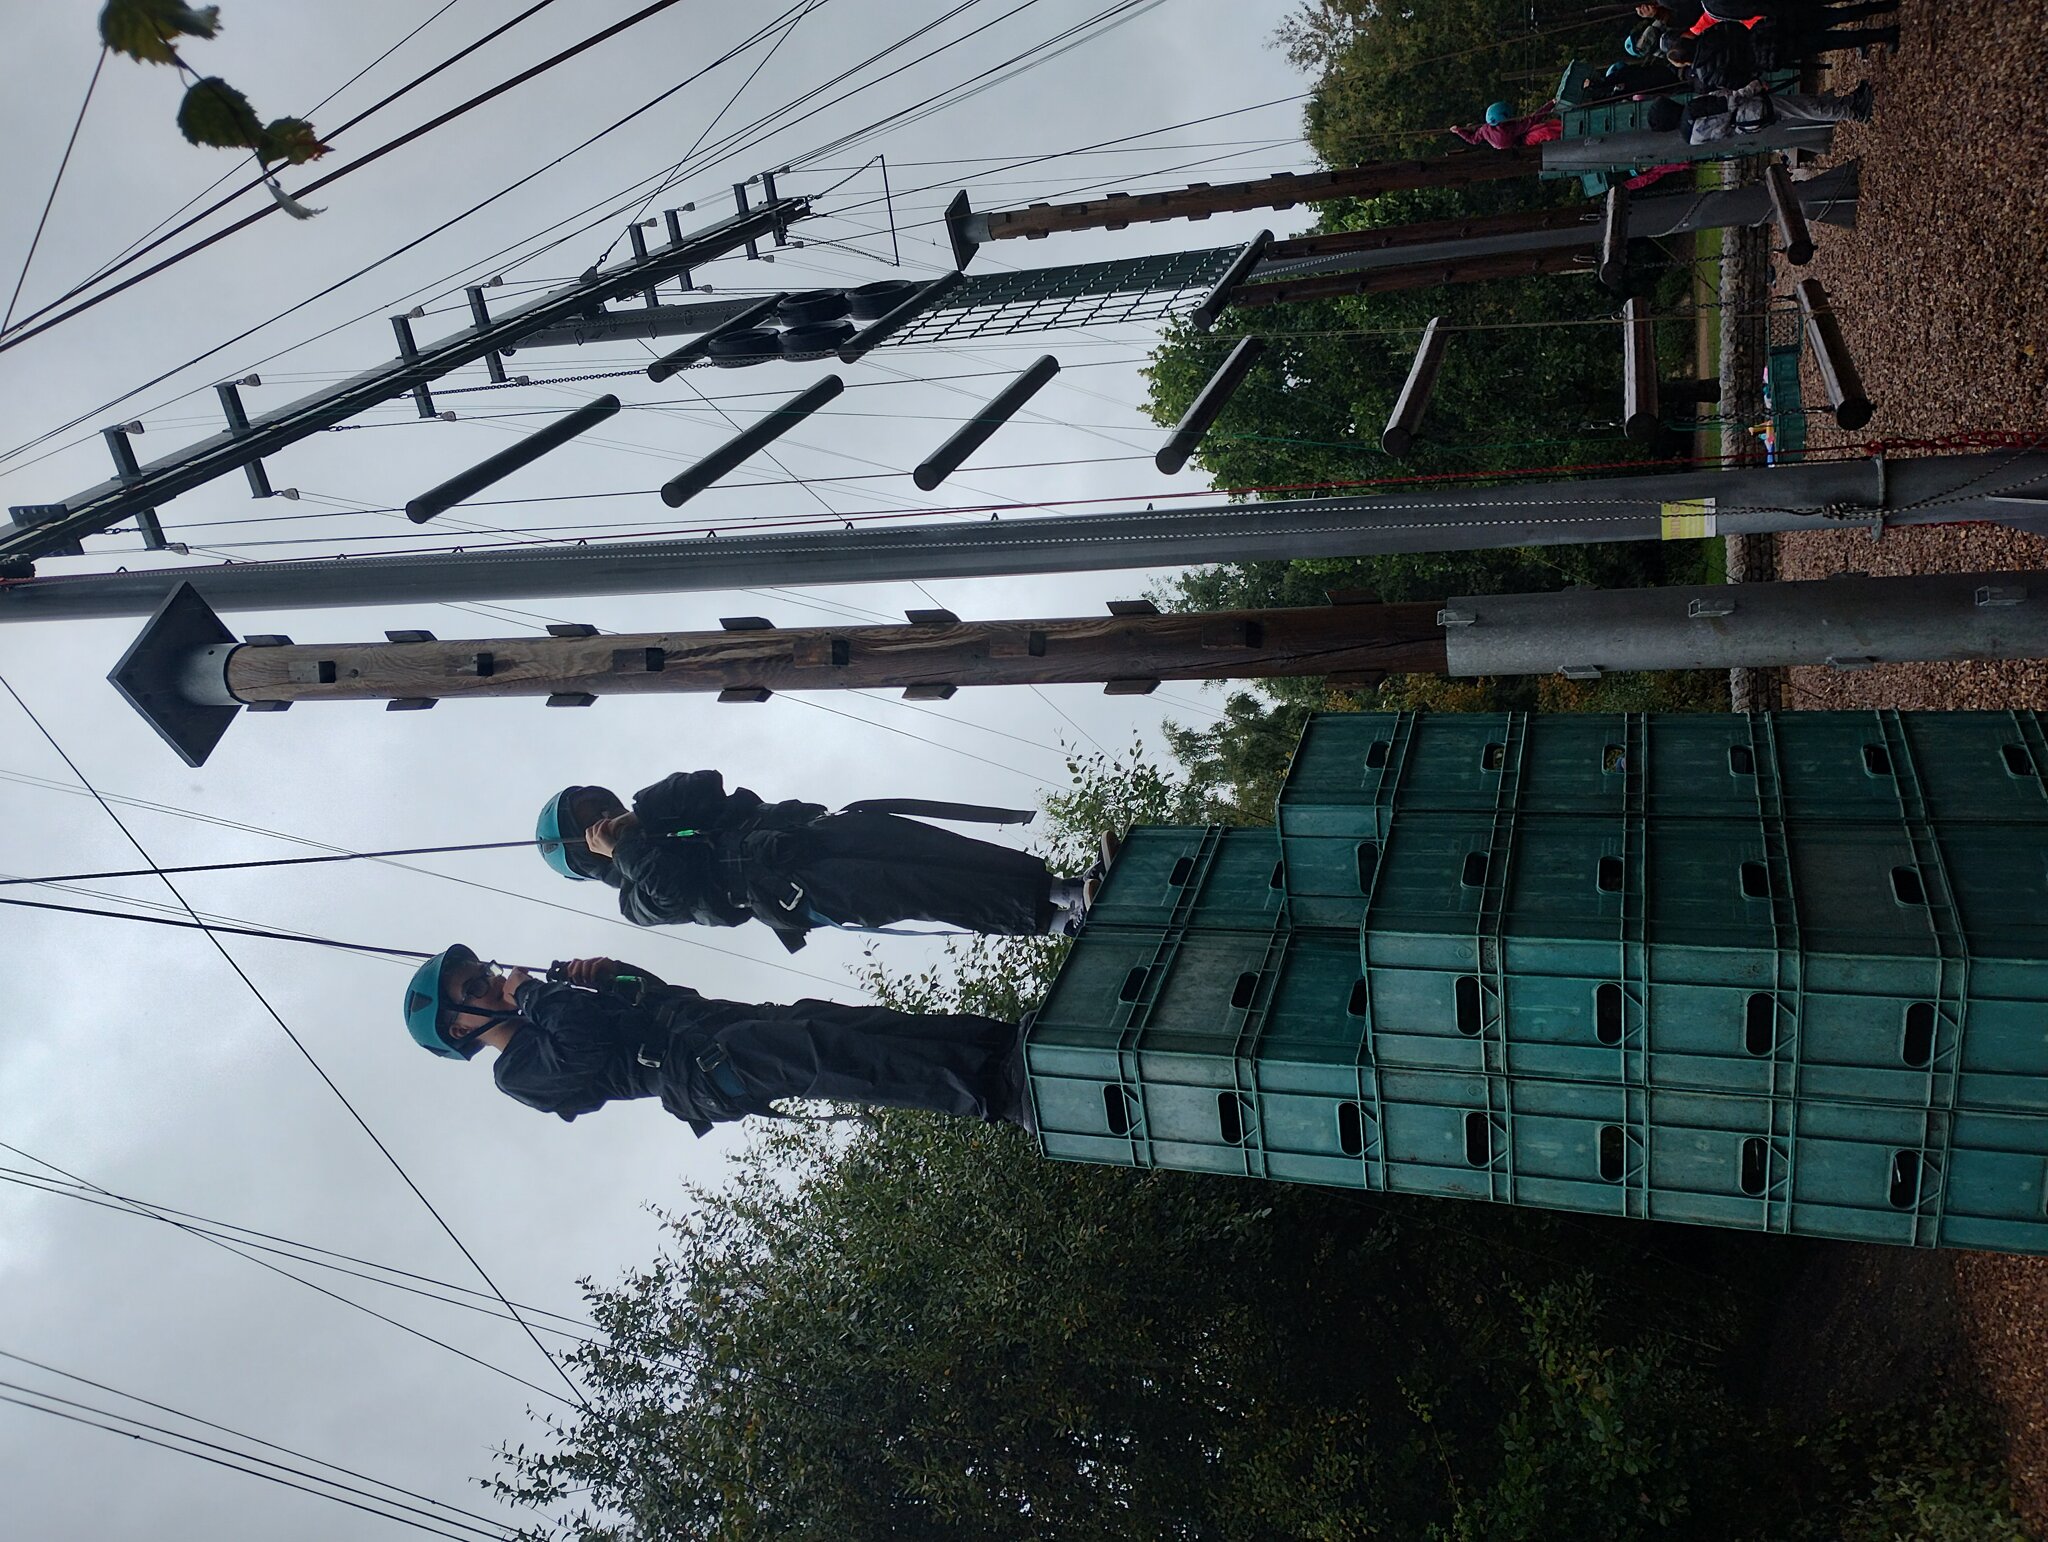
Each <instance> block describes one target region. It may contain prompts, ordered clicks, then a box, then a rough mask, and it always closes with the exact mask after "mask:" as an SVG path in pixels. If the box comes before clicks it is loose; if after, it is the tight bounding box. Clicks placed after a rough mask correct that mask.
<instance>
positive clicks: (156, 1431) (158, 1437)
mask: <svg viewBox="0 0 2048 1542" xmlns="http://www.w3.org/2000/svg"><path fill="white" fill-rule="evenodd" d="M0 1387H7V1388H17V1391H6V1392H0V1403H5V1404H8V1405H9V1406H10V1407H15V1408H26V1409H28V1410H30V1411H31V1412H34V1413H40V1414H48V1415H51V1416H53V1417H55V1418H58V1419H63V1420H66V1421H67V1422H69V1423H72V1424H82V1425H86V1426H88V1427H89V1428H92V1429H96V1430H104V1431H105V1432H106V1433H108V1434H110V1435H124V1436H126V1437H127V1438H128V1439H130V1440H136V1441H140V1442H142V1443H143V1444H144V1445H150V1446H158V1447H161V1448H162V1449H164V1450H166V1451H175V1452H177V1453H178V1454H179V1455H180V1456H189V1457H192V1458H194V1459H195V1460H197V1461H201V1462H206V1463H208V1464H210V1465H212V1466H215V1467H225V1468H227V1469H228V1470H229V1471H231V1472H239V1473H242V1474H244V1475H246V1476H248V1477H252V1478H261V1479H263V1480H264V1481H265V1482H266V1483H276V1484H280V1485H282V1486H283V1487H285V1488H289V1489H296V1490H298V1491H299V1492H300V1493H302V1494H311V1495H313V1496H314V1497H315V1498H316V1499H325V1500H329V1501H331V1502H332V1503H334V1504H338V1505H345V1506H347V1507H348V1508H349V1509H351V1510H361V1511H363V1512H364V1513H366V1514H369V1515H374V1516H377V1517H378V1518H379V1519H381V1520H387V1521H396V1522H397V1523H398V1524H399V1525H401V1526H409V1527H411V1528H412V1529H413V1530H414V1531H423V1532H425V1533H427V1535H429V1536H435V1537H450V1538H453V1539H455V1542H469V1539H471V1538H472V1537H474V1536H476V1535H478V1532H477V1528H475V1527H471V1526H465V1527H464V1528H463V1530H461V1531H449V1530H446V1529H444V1528H445V1527H446V1526H447V1525H450V1524H455V1523H453V1522H449V1521H442V1522H441V1523H440V1524H438V1525H429V1524H427V1523H426V1522H425V1521H419V1520H414V1519H412V1518H411V1517H410V1516H407V1515H403V1514H398V1513H394V1512H393V1511H392V1510H388V1509H382V1508H379V1507H378V1506H376V1505H372V1504H368V1503H365V1502H364V1501H363V1500H361V1499H352V1498H349V1497H348V1496H347V1495H346V1494H337V1493H330V1492H328V1489H325V1488H316V1487H314V1486H313V1483H327V1484H328V1485H329V1487H330V1488H332V1487H337V1486H338V1485H335V1484H334V1483H333V1482H332V1480H329V1479H323V1478H319V1477H317V1476H316V1475H314V1474H311V1473H305V1472H300V1471H298V1469H295V1468H287V1467H285V1466H284V1465H283V1464H282V1463H278V1462H272V1461H268V1460H266V1459H265V1458H263V1457H258V1456H253V1455H250V1454H248V1453H246V1452H231V1454H229V1455H224V1456H215V1455H209V1454H208V1452H209V1451H221V1452H227V1451H230V1448H229V1447H226V1446H222V1445H220V1444H219V1443H217V1442H215V1441H210V1440H201V1439H200V1438H199V1437H197V1436H194V1435H182V1434H177V1433H176V1432H174V1431H169V1430H165V1429H164V1428H163V1427H162V1426H160V1425H155V1424H149V1423H146V1422H145V1421H143V1420H140V1419H134V1418H130V1417H129V1416H127V1415H125V1414H119V1413H114V1412H112V1411H111V1410H108V1409H104V1408H92V1407H90V1405H88V1404H85V1403H81V1402H79V1401H77V1400H76V1399H74V1398H66V1397H59V1396H58V1395H57V1394H55V1393H52V1392H27V1394H26V1395H25V1396H24V1395H17V1394H18V1392H22V1391H26V1389H19V1388H18V1384H17V1383H14V1382H5V1381H0ZM32 1399H40V1400H41V1401H32ZM51 1403H56V1404H60V1405H63V1406H60V1407H55V1408H52V1407H50V1406H48V1405H49V1404H51ZM72 1409H85V1410H87V1411H86V1412H83V1413H79V1412H71V1411H69V1410H72ZM94 1415H97V1417H93V1416H94ZM109 1420H115V1421H119V1422H116V1423H109V1422H108V1421H109ZM145 1431H148V1432H153V1433H144V1432H145ZM180 1441H182V1442H184V1444H182V1445H181V1444H178V1443H177V1442H180ZM194 1446H198V1447H203V1448H205V1449H201V1450H193V1449H191V1448H192V1447H194ZM265 1468H276V1469H277V1471H274V1472H272V1471H265V1470H264V1469H265ZM286 1472H292V1473H295V1474H296V1475H297V1476H298V1477H304V1478H311V1479H312V1480H313V1483H301V1482H297V1481H294V1479H293V1478H291V1477H286V1476H283V1474H284V1473H286ZM404 1508H406V1509H411V1508H412V1507H411V1506H406V1507H404ZM484 1534H485V1535H493V1536H498V1537H502V1538H504V1539H505V1542H513V1538H514V1533H513V1532H512V1531H510V1530H509V1529H508V1530H505V1531H501V1532H495V1533H484Z"/></svg>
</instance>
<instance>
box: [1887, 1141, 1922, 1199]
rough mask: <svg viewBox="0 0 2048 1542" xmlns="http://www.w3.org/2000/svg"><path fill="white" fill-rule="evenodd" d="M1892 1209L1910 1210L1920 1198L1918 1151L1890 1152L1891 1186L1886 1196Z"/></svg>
mask: <svg viewBox="0 0 2048 1542" xmlns="http://www.w3.org/2000/svg"><path fill="white" fill-rule="evenodd" d="M1888 1197H1889V1198H1890V1200H1891V1202H1892V1208H1893V1209H1894V1210H1911V1209H1912V1208H1913V1206H1914V1205H1915V1204H1917V1203H1918V1202H1919V1199H1920V1153H1919V1152H1917V1151H1894V1152H1893V1153H1892V1187H1891V1193H1890V1195H1889V1196H1888Z"/></svg>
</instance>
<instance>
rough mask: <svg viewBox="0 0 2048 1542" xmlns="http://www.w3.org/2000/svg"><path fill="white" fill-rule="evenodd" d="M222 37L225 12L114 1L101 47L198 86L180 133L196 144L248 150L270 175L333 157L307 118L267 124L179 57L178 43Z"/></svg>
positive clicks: (242, 99)
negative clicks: (172, 71)
mask: <svg viewBox="0 0 2048 1542" xmlns="http://www.w3.org/2000/svg"><path fill="white" fill-rule="evenodd" d="M219 33H220V7H219V6H217V5H209V6H204V7H200V8H198V9H194V8H193V7H192V6H189V5H186V4H184V3H183V0H107V5H106V8H105V9H104V10H102V11H101V12H100V40H101V41H102V42H104V43H105V44H106V45H107V47H109V48H111V49H112V50H113V51H114V52H115V53H118V54H126V55H127V56H128V57H129V58H131V59H134V60H137V61H139V62H141V63H143V64H168V65H171V66H172V67H174V68H176V69H178V70H181V71H183V72H184V74H185V75H186V77H187V78H188V79H189V80H190V81H191V84H190V85H189V86H188V87H187V88H186V90H185V98H184V100H183V101H182V102H181V103H180V104H179V106H178V129H179V132H181V133H182V134H184V136H185V138H186V139H187V140H188V141H189V142H190V143H192V144H195V145H214V146H217V147H219V148H221V149H230V150H247V151H249V152H250V153H251V154H252V155H254V156H255V157H256V161H257V164H258V165H259V166H260V167H262V168H263V169H264V170H265V171H266V172H267V171H268V170H269V168H270V167H271V166H273V165H279V164H282V165H287V166H303V165H304V164H305V163H306V162H307V161H313V160H318V159H319V158H320V157H321V156H323V155H325V154H326V153H327V151H328V148H329V147H328V146H327V145H326V144H324V143H322V141H321V139H320V136H319V134H318V133H316V132H315V131H314V128H313V125H312V124H310V123H308V122H307V121H306V120H305V119H304V118H273V119H271V120H270V121H269V122H268V123H265V122H264V121H263V120H262V118H261V117H259V116H258V115H257V112H256V109H255V108H254V107H253V106H251V105H250V102H249V98H248V97H247V96H245V95H243V94H242V93H241V92H240V91H238V90H236V89H235V88H234V87H233V86H231V85H229V84H228V83H227V82H226V81H225V80H222V79H221V78H220V77H219V76H218V75H204V76H202V75H200V74H199V73H198V72H197V71H196V70H194V69H193V68H192V67H191V66H190V65H189V64H187V63H186V62H185V60H184V59H183V58H182V57H181V56H180V55H179V53H178V49H177V43H176V40H177V39H179V38H212V37H217V36H218V35H219Z"/></svg>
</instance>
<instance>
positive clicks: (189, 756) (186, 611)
mask: <svg viewBox="0 0 2048 1542" xmlns="http://www.w3.org/2000/svg"><path fill="white" fill-rule="evenodd" d="M239 646H240V644H238V643H237V642H236V640H235V634H234V633H233V632H230V631H229V630H228V629H227V627H226V626H225V625H223V624H222V622H221V619H220V617H219V616H217V615H215V614H214V612H213V607H212V606H211V605H209V604H207V603H206V601H205V600H203V599H201V598H200V596H199V591H198V590H197V589H194V588H193V587H192V586H191V585H190V584H180V585H178V587H177V588H175V589H173V590H172V591H171V593H170V595H169V597H168V598H167V599H165V601H164V602H163V604H161V605H159V606H158V607H157V609H156V614H155V615H154V616H151V617H150V618H149V624H148V625H147V626H145V627H144V628H143V629H142V635H141V636H139V637H137V638H136V639H135V641H134V642H132V643H130V644H129V645H128V651H127V652H126V653H124V654H122V655H121V662H120V663H118V664H116V665H115V666H114V668H113V672H112V673H110V674H109V675H108V676H107V680H108V682H109V683H110V684H111V685H112V686H113V687H114V689H115V690H117V691H119V692H120V693H121V694H122V695H123V696H124V697H126V698H127V701H128V705H129V706H131V707H133V708H134V709H135V710H136V711H137V712H139V713H141V714H142V719H143V721H144V722H146V723H148V724H149V726H150V727H151V728H154V729H155V730H156V731H157V736H158V737H159V738H160V739H162V740H163V741H164V743H166V744H168V745H169V746H170V747H171V748H172V749H174V750H176V751H177V752H178V757H179V759H181V760H183V761H184V762H185V764H186V765H188V766H200V765H204V764H205V763H206V757H207V756H208V755H211V754H212V753H213V747H214V746H215V745H216V744H218V743H220V736H221V735H222V734H224V733H226V732H227V731H228V724H230V723H232V722H233V721H234V720H235V714H236V713H238V712H240V711H241V710H242V709H241V706H240V704H239V703H236V702H235V701H234V699H233V697H231V696H229V694H228V691H227V683H226V657H227V655H228V654H229V653H231V652H233V651H234V649H235V648H237V647H239ZM216 678H217V679H218V682H219V683H218V684H217V685H216V684H213V683H212V682H213V681H214V680H215V679H216Z"/></svg>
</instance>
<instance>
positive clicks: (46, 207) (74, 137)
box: [0, 44, 107, 333]
mask: <svg viewBox="0 0 2048 1542" xmlns="http://www.w3.org/2000/svg"><path fill="white" fill-rule="evenodd" d="M106 67H107V48H106V45H105V44H102V45H100V56H99V58H98V59H97V60H96V61H94V63H93V67H92V79H91V80H88V81H87V82H86V83H85V99H84V100H83V101H81V102H80V103H79V104H78V116H77V117H76V118H73V119H72V120H71V133H70V135H69V136H68V137H67V138H66V139H65V141H64V153H63V154H62V155H61V156H59V157H58V158H57V175H56V176H55V177H54V178H52V179H51V181H50V196H49V197H47V198H45V199H44V200H43V212H42V213H41V214H39V215H37V216H36V228H35V233H34V234H33V235H31V236H30V237H29V238H28V254H27V255H26V256H24V257H23V258H22V259H21V272H20V273H19V274H17V275H16V276H15V280H14V292H13V293H12V294H10V295H8V297H7V311H6V315H5V316H4V317H0V333H4V332H6V330H7V327H8V325H9V323H11V322H12V321H13V320H14V307H15V305H16V303H17V302H19V301H20V299H21V286H22V285H23V284H26V283H27V282H28V270H29V269H30V268H31V267H32V266H34V264H35V260H36V248H37V247H38V246H40V245H42V241H43V227H44V226H45V225H47V224H49V222H50V210H51V209H52V208H53V207H54V206H55V205H56V202H57V189H59V188H60V187H62V186H63V185H64V173H65V171H67V170H68V169H69V168H70V165H71V151H72V149H73V148H74V147H75V146H76V145H77V144H78V131H79V130H80V129H81V128H83V127H85V113H86V109H87V108H89V107H91V106H92V94H93V92H94V91H95V90H96V89H97V88H98V86H99V83H100V71H102V70H104V69H105V68H106Z"/></svg>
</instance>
